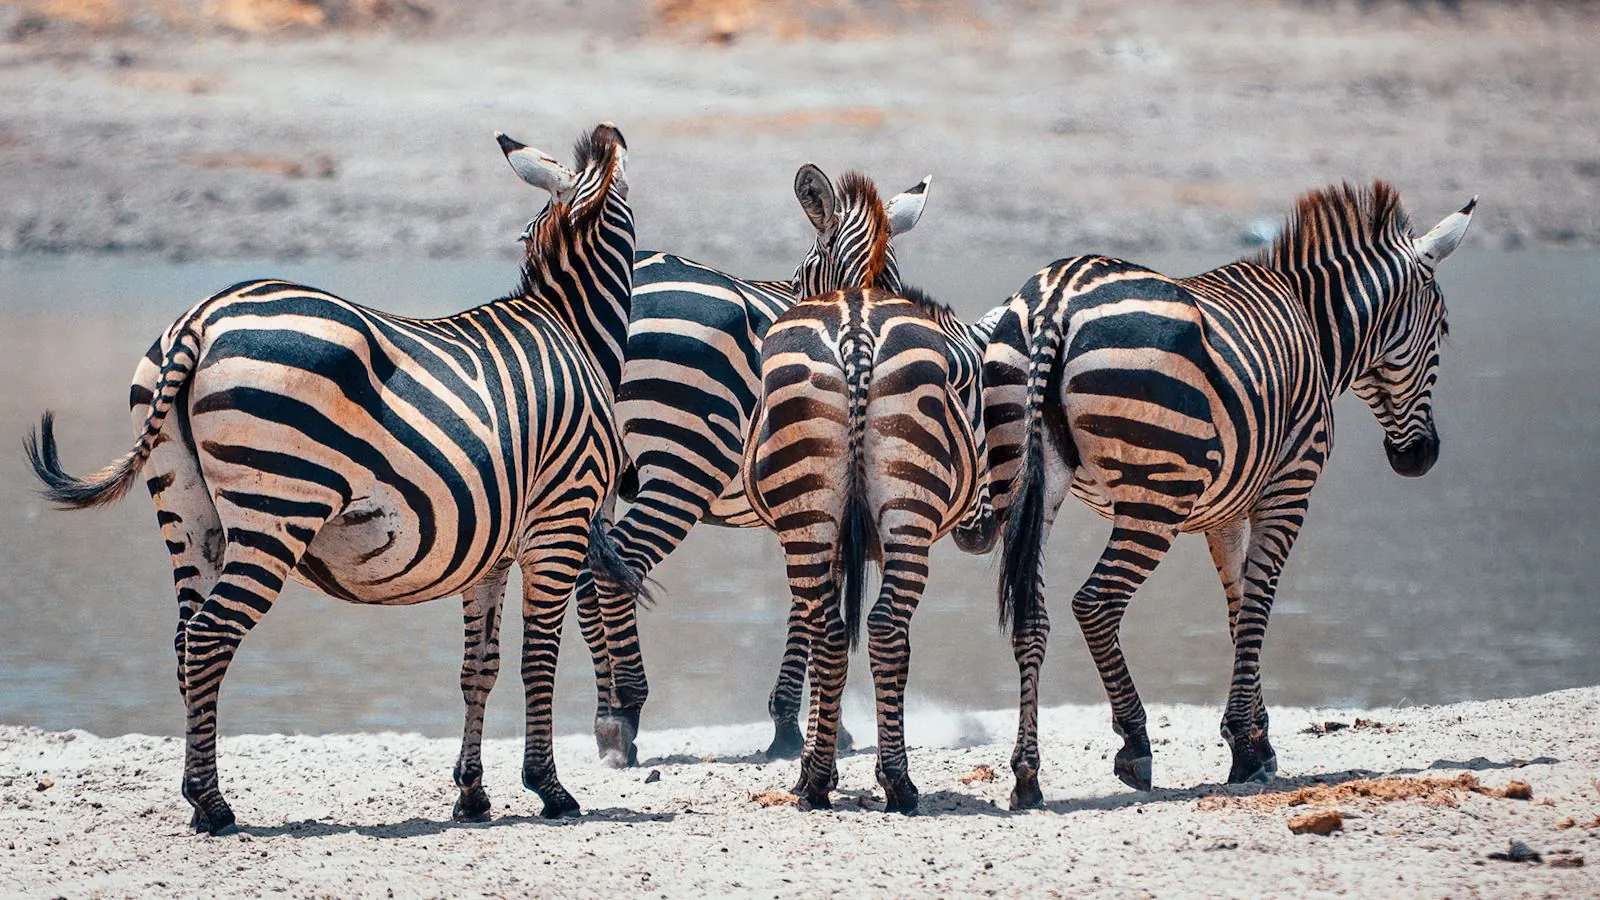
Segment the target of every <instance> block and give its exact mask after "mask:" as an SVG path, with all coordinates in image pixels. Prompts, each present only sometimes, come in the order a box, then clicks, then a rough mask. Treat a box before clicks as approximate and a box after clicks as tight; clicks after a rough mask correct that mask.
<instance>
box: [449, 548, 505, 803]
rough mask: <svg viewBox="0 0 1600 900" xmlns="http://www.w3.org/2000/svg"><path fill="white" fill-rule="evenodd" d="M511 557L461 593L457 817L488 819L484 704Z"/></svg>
mask: <svg viewBox="0 0 1600 900" xmlns="http://www.w3.org/2000/svg"><path fill="white" fill-rule="evenodd" d="M510 571H511V560H509V559H508V560H506V561H505V562H504V563H503V564H501V565H499V566H496V567H495V568H493V569H491V570H490V571H489V572H488V573H487V574H485V575H484V577H483V580H482V581H479V582H478V583H477V584H475V585H473V586H472V587H470V588H468V589H467V590H466V592H465V593H463V594H462V595H461V605H462V619H463V623H464V631H465V633H466V642H465V643H466V646H465V648H464V649H463V651H462V654H461V697H462V699H463V700H465V701H466V706H467V715H466V724H465V726H464V727H463V729H462V734H461V754H460V755H459V756H457V757H456V766H455V771H454V773H453V775H454V778H455V783H456V788H457V789H459V790H460V791H461V795H460V796H459V797H457V798H456V804H455V808H454V809H452V810H451V811H450V815H451V817H452V818H454V819H455V820H456V821H457V822H487V821H489V795H488V794H487V793H485V792H484V789H483V709H484V705H485V704H486V703H488V702H489V692H490V691H492V690H494V683H495V679H496V678H498V677H499V675H500V610H501V608H502V607H503V606H504V600H505V592H506V579H507V577H508V576H509V575H510Z"/></svg>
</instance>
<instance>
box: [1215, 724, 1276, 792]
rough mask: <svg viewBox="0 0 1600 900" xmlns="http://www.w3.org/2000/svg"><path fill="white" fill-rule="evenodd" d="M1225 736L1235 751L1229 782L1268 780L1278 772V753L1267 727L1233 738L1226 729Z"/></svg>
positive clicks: (1245, 782)
mask: <svg viewBox="0 0 1600 900" xmlns="http://www.w3.org/2000/svg"><path fill="white" fill-rule="evenodd" d="M1223 737H1224V738H1225V739H1229V740H1228V745H1229V748H1230V749H1231V750H1232V751H1233V765H1232V766H1230V767H1229V769H1228V783H1229V784H1247V783H1250V782H1267V781H1271V780H1272V777H1273V776H1274V775H1276V774H1278V754H1277V753H1276V752H1274V751H1273V749H1272V742H1271V741H1269V740H1268V739H1267V731H1266V729H1264V728H1257V729H1255V730H1253V731H1251V732H1249V733H1248V734H1247V735H1246V736H1245V737H1239V738H1233V737H1232V736H1231V734H1230V733H1229V732H1228V731H1227V730H1224V732H1223ZM1230 738H1231V739H1230Z"/></svg>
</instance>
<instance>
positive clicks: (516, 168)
mask: <svg viewBox="0 0 1600 900" xmlns="http://www.w3.org/2000/svg"><path fill="white" fill-rule="evenodd" d="M494 139H495V140H496V141H497V142H498V143H499V144H500V152H501V153H504V154H505V155H506V162H508V163H510V164H511V171H513V172H516V173H517V176H518V177H520V178H521V179H522V180H523V181H526V182H527V183H529V184H531V185H533V186H534V187H536V188H543V189H545V190H547V191H549V192H550V194H551V196H560V195H561V194H562V193H564V192H566V191H567V190H569V189H571V187H572V185H573V182H575V181H577V180H578V176H577V175H576V174H574V173H573V171H572V170H571V169H568V168H567V167H566V166H563V165H562V164H561V163H559V162H557V161H556V160H555V159H554V158H553V157H551V156H550V155H549V154H548V153H543V152H541V151H539V150H535V149H534V148H532V147H529V146H528V145H527V144H524V143H522V142H521V141H518V140H514V139H512V138H510V137H507V136H506V135H505V134H504V133H503V132H499V131H496V132H495V133H494Z"/></svg>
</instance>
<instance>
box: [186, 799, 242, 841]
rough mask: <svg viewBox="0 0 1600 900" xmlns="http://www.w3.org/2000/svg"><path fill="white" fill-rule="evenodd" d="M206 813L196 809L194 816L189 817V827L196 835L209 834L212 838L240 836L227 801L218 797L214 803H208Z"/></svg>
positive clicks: (198, 808)
mask: <svg viewBox="0 0 1600 900" xmlns="http://www.w3.org/2000/svg"><path fill="white" fill-rule="evenodd" d="M206 806H207V807H208V808H207V809H206V810H205V811H201V808H200V807H198V806H197V807H195V809H194V815H192V816H190V817H189V827H190V828H193V829H194V830H195V833H196V834H209V835H211V836H212V837H227V836H228V835H230V834H238V833H239V826H238V824H237V823H235V822H234V819H233V810H232V809H230V808H228V804H227V801H225V800H223V799H222V798H221V797H218V798H217V799H216V800H215V801H214V802H211V803H207V804H206Z"/></svg>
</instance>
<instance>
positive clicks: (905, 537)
mask: <svg viewBox="0 0 1600 900" xmlns="http://www.w3.org/2000/svg"><path fill="white" fill-rule="evenodd" d="M1001 312H1003V310H997V311H996V315H995V316H993V317H992V318H991V321H989V322H985V323H983V324H982V325H980V326H976V327H969V326H967V325H965V324H963V323H962V322H961V321H960V320H959V319H958V318H957V317H956V315H955V314H954V313H953V312H951V310H950V309H949V308H948V307H946V306H943V305H941V304H937V303H935V302H933V301H931V300H930V299H929V298H928V297H927V296H926V295H924V294H923V293H922V292H920V291H918V290H916V289H914V288H910V287H905V288H902V290H901V291H900V293H899V294H898V295H897V294H895V293H892V292H888V291H880V290H876V289H870V288H869V289H860V288H852V289H849V290H844V291H838V292H835V293H832V294H827V295H823V296H818V297H811V298H808V299H806V300H803V301H801V302H800V303H799V304H797V305H796V306H794V307H793V308H792V309H790V310H789V311H788V312H786V313H784V314H783V315H782V316H780V317H779V318H778V321H777V322H775V323H773V326H772V329H771V330H770V331H769V332H768V333H767V338H766V340H765V341H764V342H763V344H762V349H761V377H762V394H761V403H760V405H759V406H758V407H757V413H756V417H755V419H754V421H753V424H752V426H751V431H750V437H749V441H748V444H747V446H746V450H745V465H744V480H745V493H746V495H747V496H749V498H750V501H751V506H752V507H753V509H754V511H755V513H756V514H757V515H758V516H759V517H760V518H761V520H762V521H763V522H764V523H766V524H767V525H768V526H769V527H771V528H772V529H773V530H774V531H776V532H777V533H778V536H779V539H780V541H781V542H782V544H783V552H784V558H785V562H786V565H787V568H788V575H789V586H790V590H791V592H792V594H793V603H792V607H791V610H792V611H791V613H790V625H789V635H790V640H791V642H793V641H795V640H797V639H798V640H800V641H802V643H803V649H802V653H801V659H802V662H803V661H804V657H805V655H806V654H805V653H804V649H809V650H810V651H811V652H810V654H809V656H810V663H811V701H812V702H811V712H810V721H809V732H810V735H809V742H808V744H807V746H806V750H805V753H804V754H803V756H802V758H801V764H800V778H799V781H798V783H797V784H796V786H795V789H794V792H795V793H796V794H798V795H800V797H801V798H802V799H803V800H804V801H805V802H806V803H807V804H808V805H809V806H810V807H812V808H826V807H828V806H829V794H830V792H831V790H832V788H833V787H834V785H835V783H836V782H837V772H836V769H835V759H836V756H837V746H836V739H837V736H838V732H839V700H840V695H841V693H842V691H843V690H844V682H845V674H846V670H847V668H848V659H849V657H848V649H849V648H852V647H854V646H855V645H856V643H857V641H858V639H859V635H860V626H861V616H862V609H861V596H862V593H863V592H864V584H863V582H864V580H865V576H866V571H865V569H866V562H867V558H868V557H872V558H874V559H876V560H877V561H878V563H879V565H880V567H881V569H882V572H883V585H882V590H881V592H880V594H879V596H878V600H877V603H876V604H874V605H873V607H872V609H871V611H870V612H869V613H868V615H867V628H868V654H869V658H870V663H871V667H872V677H873V683H874V685H875V686H876V694H877V708H878V765H877V779H878V783H879V785H881V786H882V787H883V790H884V795H885V804H886V808H887V809H888V811H890V812H903V813H907V814H909V813H912V812H915V811H916V808H917V799H918V793H917V788H916V785H915V784H914V783H913V782H912V780H911V776H910V773H909V771H908V767H907V763H906V749H905V733H904V727H903V725H904V723H903V712H904V702H905V686H906V678H907V674H908V670H909V667H910V662H911V645H910V634H909V628H910V623H911V615H912V613H913V612H914V611H915V610H916V607H917V602H918V600H919V599H920V598H921V596H922V592H923V589H924V587H925V586H926V583H927V574H928V548H929V547H930V546H931V545H932V544H933V543H934V542H935V541H937V540H938V539H939V538H941V537H943V536H944V535H945V534H946V533H949V532H951V531H952V530H956V532H957V541H958V544H959V545H960V546H961V547H962V549H964V550H967V551H969V552H984V551H986V550H987V549H988V548H989V547H990V546H992V544H993V543H994V535H995V534H996V533H997V531H998V529H997V527H996V522H995V521H994V518H993V515H992V512H991V510H990V508H989V504H988V502H987V500H988V491H987V479H986V478H985V477H984V472H983V467H984V465H985V462H986V461H985V458H984V456H985V452H986V451H985V449H984V440H983V428H984V426H983V412H982V408H981V404H982V392H981V387H982V385H981V372H982V360H983V349H984V348H983V344H984V342H985V341H986V339H987V334H986V329H987V327H989V326H990V325H992V319H997V318H998V314H999V313H1001ZM785 674H788V673H785ZM793 681H794V682H796V687H798V681H799V676H795V677H794V678H793Z"/></svg>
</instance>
